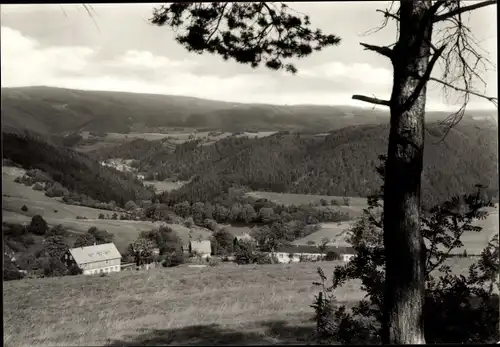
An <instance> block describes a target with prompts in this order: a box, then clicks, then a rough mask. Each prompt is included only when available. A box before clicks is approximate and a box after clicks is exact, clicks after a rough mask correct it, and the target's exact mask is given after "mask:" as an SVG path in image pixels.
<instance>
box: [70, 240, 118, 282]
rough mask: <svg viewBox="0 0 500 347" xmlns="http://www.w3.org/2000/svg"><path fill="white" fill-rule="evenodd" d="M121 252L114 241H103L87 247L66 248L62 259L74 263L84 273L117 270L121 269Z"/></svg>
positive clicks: (90, 273) (92, 273) (91, 273)
mask: <svg viewBox="0 0 500 347" xmlns="http://www.w3.org/2000/svg"><path fill="white" fill-rule="evenodd" d="M121 258H122V256H121V254H120V252H119V251H118V249H117V248H116V246H115V244H114V243H104V244H101V245H93V246H87V247H76V248H71V249H70V250H68V251H67V252H66V253H65V254H64V256H63V261H64V262H65V263H66V264H67V265H70V264H76V265H77V266H78V267H79V268H80V269H82V271H83V274H84V275H94V274H100V273H109V272H119V271H120V270H121Z"/></svg>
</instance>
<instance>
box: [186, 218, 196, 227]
mask: <svg viewBox="0 0 500 347" xmlns="http://www.w3.org/2000/svg"><path fill="white" fill-rule="evenodd" d="M184 225H185V226H186V228H192V227H194V220H193V217H188V218H186V220H185V221H184Z"/></svg>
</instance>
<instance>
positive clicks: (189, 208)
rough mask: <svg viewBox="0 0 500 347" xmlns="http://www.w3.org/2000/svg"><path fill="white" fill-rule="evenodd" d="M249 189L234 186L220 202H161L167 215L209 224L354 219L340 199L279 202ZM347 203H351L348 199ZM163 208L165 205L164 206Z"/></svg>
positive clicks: (151, 211)
mask: <svg viewBox="0 0 500 347" xmlns="http://www.w3.org/2000/svg"><path fill="white" fill-rule="evenodd" d="M244 193H245V190H244V189H238V188H230V189H229V192H228V193H227V194H223V195H221V197H220V199H216V200H215V201H216V202H213V203H212V202H201V201H197V202H194V203H190V202H189V201H187V200H185V201H183V202H178V203H172V202H170V201H169V194H168V193H167V194H165V193H163V194H161V195H160V196H159V197H158V200H159V201H160V202H165V203H166V205H167V206H168V207H167V206H164V211H165V212H164V214H168V211H169V210H171V211H172V212H174V213H175V214H176V215H178V216H180V217H182V218H187V217H192V218H193V221H194V223H195V224H197V225H203V226H205V225H206V224H207V223H208V222H207V221H206V220H207V219H208V220H215V221H216V222H218V223H245V224H255V223H259V224H270V223H273V222H284V223H286V222H290V221H293V220H295V221H300V222H302V223H304V224H317V223H321V222H340V221H346V220H349V219H350V216H349V214H348V213H344V212H340V211H338V210H337V209H336V208H335V206H338V205H339V202H338V201H334V200H332V201H330V202H328V201H326V200H324V201H322V202H320V203H317V204H312V203H311V204H307V205H299V206H297V205H288V206H285V205H278V204H275V203H273V202H271V201H269V200H267V199H255V198H252V197H247V196H244ZM343 203H349V202H348V200H346V201H344V202H343ZM159 207H160V206H158V205H152V206H150V207H149V208H148V209H146V215H147V216H148V217H154V216H155V215H157V213H158V208H159ZM160 209H161V207H160Z"/></svg>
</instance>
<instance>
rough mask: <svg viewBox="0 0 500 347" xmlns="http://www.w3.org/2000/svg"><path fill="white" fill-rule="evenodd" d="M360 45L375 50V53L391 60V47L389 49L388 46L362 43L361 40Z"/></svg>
mask: <svg viewBox="0 0 500 347" xmlns="http://www.w3.org/2000/svg"><path fill="white" fill-rule="evenodd" d="M360 45H361V46H363V47H365V50H368V51H374V52H377V53H379V54H382V55H383V56H386V57H388V58H389V59H391V60H392V57H393V52H394V51H393V50H392V49H390V48H389V47H381V46H374V45H369V44H367V43H363V42H360Z"/></svg>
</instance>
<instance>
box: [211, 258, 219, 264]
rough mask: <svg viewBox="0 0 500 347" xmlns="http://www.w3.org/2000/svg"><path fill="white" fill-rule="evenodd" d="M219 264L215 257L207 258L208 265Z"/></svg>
mask: <svg viewBox="0 0 500 347" xmlns="http://www.w3.org/2000/svg"><path fill="white" fill-rule="evenodd" d="M219 264H220V260H219V259H216V258H210V259H208V266H217V265H219Z"/></svg>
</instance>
